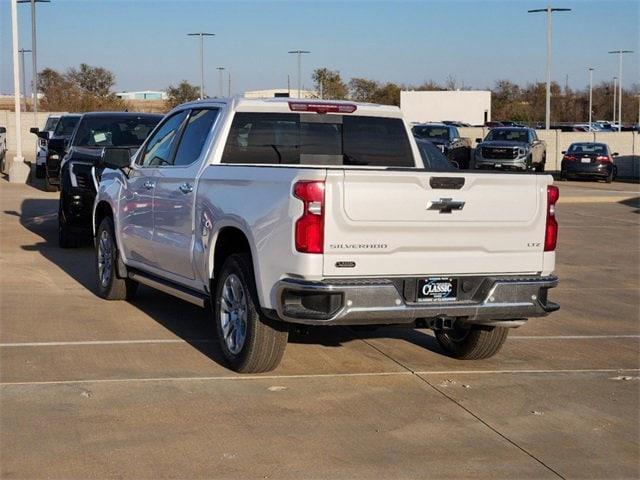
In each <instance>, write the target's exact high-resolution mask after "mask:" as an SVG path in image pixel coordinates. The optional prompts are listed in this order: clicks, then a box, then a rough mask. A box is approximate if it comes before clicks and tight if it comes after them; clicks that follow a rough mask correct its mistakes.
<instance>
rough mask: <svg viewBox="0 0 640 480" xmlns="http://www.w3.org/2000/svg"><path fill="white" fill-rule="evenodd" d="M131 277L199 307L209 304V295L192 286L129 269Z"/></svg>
mask: <svg viewBox="0 0 640 480" xmlns="http://www.w3.org/2000/svg"><path fill="white" fill-rule="evenodd" d="M129 278H130V279H131V280H135V281H136V282H139V283H142V284H143V285H147V286H148V287H151V288H155V289H156V290H160V291H161V292H164V293H168V294H169V295H172V296H174V297H176V298H179V299H180V300H184V301H185V302H189V303H193V304H194V305H198V306H199V307H204V306H205V305H206V304H207V300H208V297H207V296H206V295H205V294H204V293H200V292H197V291H195V290H191V289H190V288H187V287H183V286H182V285H177V284H175V283H173V282H169V281H168V280H164V279H162V278H158V277H156V276H152V275H149V274H147V273H141V272H139V271H135V270H134V271H132V270H129Z"/></svg>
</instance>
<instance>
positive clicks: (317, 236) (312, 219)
mask: <svg viewBox="0 0 640 480" xmlns="http://www.w3.org/2000/svg"><path fill="white" fill-rule="evenodd" d="M293 196H294V197H296V198H297V199H299V200H302V203H303V204H304V206H303V211H302V216H301V217H300V218H299V219H298V220H297V221H296V226H295V242H296V250H297V251H298V252H301V253H323V252H324V182H323V181H301V182H296V184H295V185H294V186H293Z"/></svg>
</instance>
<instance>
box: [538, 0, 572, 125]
mask: <svg viewBox="0 0 640 480" xmlns="http://www.w3.org/2000/svg"><path fill="white" fill-rule="evenodd" d="M570 11H571V9H570V8H551V6H548V7H547V8H537V9H535V10H528V13H538V12H546V13H547V95H546V106H545V115H544V124H545V127H544V128H545V129H546V130H549V128H550V126H551V13H553V12H570Z"/></svg>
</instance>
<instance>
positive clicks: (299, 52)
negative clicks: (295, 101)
mask: <svg viewBox="0 0 640 480" xmlns="http://www.w3.org/2000/svg"><path fill="white" fill-rule="evenodd" d="M289 53H295V54H297V55H298V98H300V97H301V96H302V55H303V54H304V53H311V52H310V51H308V50H291V51H290V52H289Z"/></svg>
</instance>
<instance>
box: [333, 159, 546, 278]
mask: <svg viewBox="0 0 640 480" xmlns="http://www.w3.org/2000/svg"><path fill="white" fill-rule="evenodd" d="M463 181H464V184H463V185H460V183H461V182H463ZM456 183H457V185H456ZM550 183H551V177H550V176H540V175H520V174H485V173H471V172H470V173H466V172H453V173H449V172H447V173H439V172H426V171H420V170H416V171H411V170H403V171H390V170H386V171H380V170H342V171H339V170H329V171H328V174H327V179H326V193H325V198H326V200H325V201H326V206H325V208H326V215H325V240H324V245H325V248H324V260H323V262H324V264H323V268H324V275H325V276H327V277H332V276H348V277H351V276H357V277H360V276H377V277H380V276H399V275H400V276H404V275H427V274H428V275H438V274H490V273H536V272H539V271H541V270H542V263H543V248H544V233H545V222H546V186H547V185H548V184H550Z"/></svg>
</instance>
